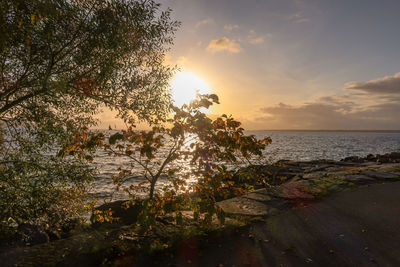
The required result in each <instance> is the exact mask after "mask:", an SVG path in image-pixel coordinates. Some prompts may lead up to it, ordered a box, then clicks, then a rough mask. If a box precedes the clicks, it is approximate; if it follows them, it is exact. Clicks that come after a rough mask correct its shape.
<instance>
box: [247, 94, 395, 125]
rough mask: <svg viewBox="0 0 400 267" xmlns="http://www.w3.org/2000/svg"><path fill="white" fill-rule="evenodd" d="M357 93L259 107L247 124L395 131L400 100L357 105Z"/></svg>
mask: <svg viewBox="0 0 400 267" xmlns="http://www.w3.org/2000/svg"><path fill="white" fill-rule="evenodd" d="M354 98H357V96H354V95H345V96H326V97H323V98H320V99H317V100H316V101H313V102H308V103H303V104H300V105H287V104H284V103H279V104H278V105H275V106H269V107H264V108H262V109H261V110H260V111H261V115H260V116H259V117H258V118H256V119H255V120H254V121H252V122H251V123H249V124H250V127H253V128H259V129H311V130H321V129H323V130H340V129H346V130H377V129H380V130H383V129H385V130H398V129H400V120H398V117H399V116H400V101H386V102H385V101H383V102H382V101H381V102H379V103H376V104H373V105H361V104H357V99H354Z"/></svg>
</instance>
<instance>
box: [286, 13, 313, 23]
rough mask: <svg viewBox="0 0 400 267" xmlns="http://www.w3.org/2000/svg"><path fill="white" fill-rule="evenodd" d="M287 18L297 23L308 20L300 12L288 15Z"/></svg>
mask: <svg viewBox="0 0 400 267" xmlns="http://www.w3.org/2000/svg"><path fill="white" fill-rule="evenodd" d="M289 20H291V21H293V22H294V23H298V24H299V23H304V22H307V21H309V19H308V18H306V17H304V16H303V15H302V14H301V13H300V12H298V13H295V14H293V15H290V16H289Z"/></svg>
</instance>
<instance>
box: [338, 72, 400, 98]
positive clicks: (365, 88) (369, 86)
mask: <svg viewBox="0 0 400 267" xmlns="http://www.w3.org/2000/svg"><path fill="white" fill-rule="evenodd" d="M345 89H347V90H357V91H361V92H364V93H371V94H400V72H399V73H396V74H395V75H393V76H385V77H382V78H378V79H375V80H370V81H367V82H350V83H347V84H346V85H345Z"/></svg>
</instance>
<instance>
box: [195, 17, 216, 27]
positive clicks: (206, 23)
mask: <svg viewBox="0 0 400 267" xmlns="http://www.w3.org/2000/svg"><path fill="white" fill-rule="evenodd" d="M214 23H215V20H214V19H212V18H206V19H203V20H201V21H199V22H197V23H196V26H195V27H196V28H199V27H201V26H204V25H210V24H214Z"/></svg>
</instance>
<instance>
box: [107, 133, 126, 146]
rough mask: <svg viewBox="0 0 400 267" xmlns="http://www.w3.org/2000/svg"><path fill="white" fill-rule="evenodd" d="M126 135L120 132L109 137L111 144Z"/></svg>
mask: <svg viewBox="0 0 400 267" xmlns="http://www.w3.org/2000/svg"><path fill="white" fill-rule="evenodd" d="M123 139H124V136H123V135H122V134H120V133H116V134H113V135H111V136H110V138H109V139H108V143H109V144H110V145H114V144H115V143H116V142H117V141H118V140H123Z"/></svg>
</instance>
